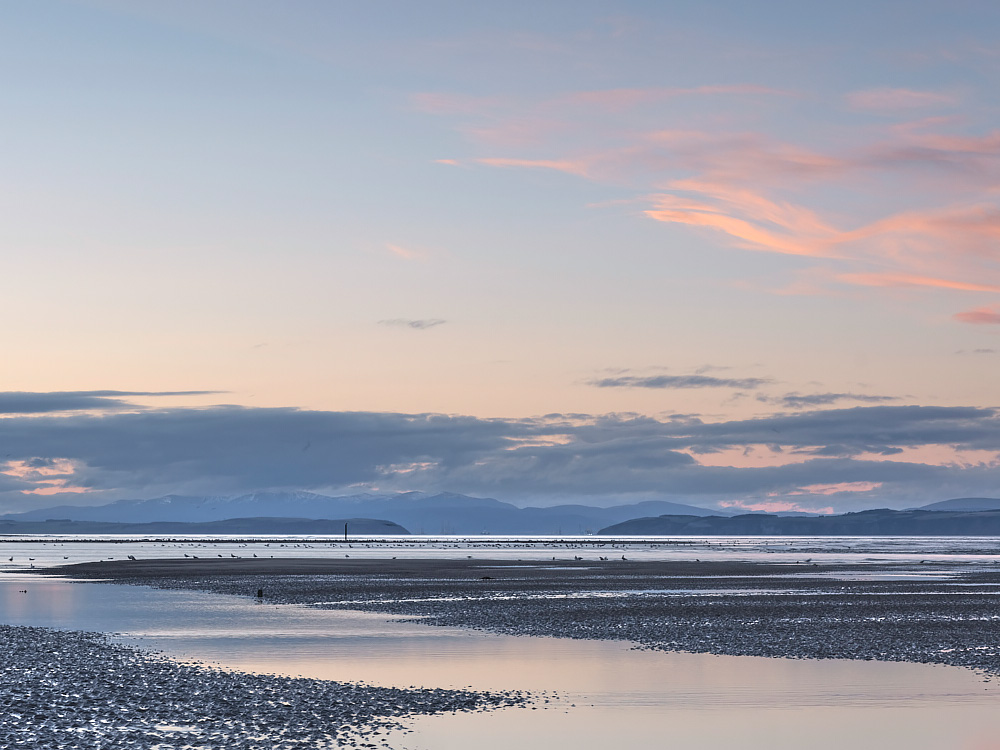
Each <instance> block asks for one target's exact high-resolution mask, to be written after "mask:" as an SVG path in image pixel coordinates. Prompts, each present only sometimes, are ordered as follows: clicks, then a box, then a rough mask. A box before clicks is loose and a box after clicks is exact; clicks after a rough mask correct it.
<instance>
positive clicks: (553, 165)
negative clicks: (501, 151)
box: [475, 158, 588, 177]
mask: <svg viewBox="0 0 1000 750" xmlns="http://www.w3.org/2000/svg"><path fill="white" fill-rule="evenodd" d="M475 161H476V163H477V164H485V165H486V166H489V167H524V168H528V169H554V170H555V171H557V172H565V173H567V174H573V175H577V176H578V177H587V176H588V174H587V163H586V162H585V161H582V160H576V161H573V160H570V159H504V158H485V159H476V160H475Z"/></svg>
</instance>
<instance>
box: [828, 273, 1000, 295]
mask: <svg viewBox="0 0 1000 750" xmlns="http://www.w3.org/2000/svg"><path fill="white" fill-rule="evenodd" d="M836 278H837V280H838V281H844V282H846V283H848V284H856V285H858V286H876V287H907V286H909V287H914V286H929V287H936V288H938V289H955V290H958V291H962V292H1000V286H991V285H988V284H971V283H966V282H963V281H954V280H952V279H937V278H932V277H929V276H913V275H909V274H901V273H842V274H838V275H837V276H836Z"/></svg>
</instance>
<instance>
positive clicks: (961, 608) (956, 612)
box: [33, 558, 1000, 675]
mask: <svg viewBox="0 0 1000 750" xmlns="http://www.w3.org/2000/svg"><path fill="white" fill-rule="evenodd" d="M942 571H943V572H945V573H947V574H948V575H949V576H951V577H950V578H936V579H935V578H933V577H932V576H923V577H921V576H920V571H919V567H918V566H917V565H915V564H908V565H891V564H872V563H863V564H862V563H859V564H854V565H850V564H837V565H820V564H814V563H810V562H802V563H798V564H791V563H787V564H782V563H779V564H766V563H746V562H739V563H731V562H730V563H726V562H699V561H694V562H633V561H623V560H608V561H592V560H579V561H577V560H572V561H568V560H553V561H551V562H550V561H531V562H527V563H526V562H521V561H511V560H483V559H475V560H472V559H467V560H455V559H399V560H395V559H394V560H384V559H374V560H373V559H333V558H284V559H263V558H257V559H246V558H243V559H229V558H217V559H200V560H183V559H182V560H177V559H174V560H137V561H104V562H98V563H82V564H78V565H68V566H61V567H56V568H49V569H45V570H36V571H33V572H34V573H35V574H42V575H63V576H67V577H70V578H74V579H81V580H95V579H100V580H107V581H112V582H116V583H125V584H140V585H148V586H153V587H157V588H180V589H191V590H198V591H208V592H216V593H225V594H235V595H239V596H245V597H253V596H254V595H255V594H256V592H257V591H258V589H261V590H263V593H264V596H263V599H264V600H265V601H267V602H269V603H273V604H282V603H283V604H303V605H309V606H316V607H321V608H327V609H354V610H363V611H372V612H384V613H386V614H394V615H404V616H411V617H414V618H420V621H421V622H424V623H427V624H432V625H447V626H456V627H464V628H471V629H475V630H482V631H487V632H494V633H501V634H506V635H529V636H531V635H534V636H555V637H563V638H589V639H598V640H624V641H630V642H632V643H634V644H635V645H636V646H637V647H640V648H651V649H660V650H666V651H686V652H692V653H713V654H726V655H734V656H767V657H785V658H813V659H825V658H839V659H863V660H881V661H907V662H916V663H927V664H946V665H951V666H960V667H967V668H970V669H973V670H976V671H979V672H982V673H988V674H993V675H1000V616H998V614H997V613H998V610H1000V606H998V605H1000V572H994V571H992V570H974V569H970V568H969V566H967V565H962V564H955V565H948V564H946V563H945V564H941V563H939V564H936V565H935V572H936V573H938V574H941V573H942ZM873 573H874V574H876V576H875V577H876V579H877V578H878V576H879V575H883V577H886V578H892V577H893V576H900V578H899V579H898V580H871V579H868V580H865V579H864V578H861V579H860V580H859V579H858V576H860V575H861V574H864V575H867V576H871V574H873ZM907 576H910V577H907ZM914 576H916V577H914Z"/></svg>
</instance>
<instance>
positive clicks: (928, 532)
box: [598, 509, 1000, 536]
mask: <svg viewBox="0 0 1000 750" xmlns="http://www.w3.org/2000/svg"><path fill="white" fill-rule="evenodd" d="M598 533H599V534H607V535H616V536H633V535H634V536H661V535H667V536H683V535H697V536H711V535H726V536H728V535H733V536H755V535H759V536H1000V510H990V511H979V512H971V513H947V512H941V511H929V510H886V509H881V510H865V511H861V512H859V513H845V514H843V515H839V516H812V517H782V516H774V515H770V514H766V513H749V514H746V515H742V516H732V517H730V518H720V517H718V516H709V517H703V518H696V517H694V516H673V515H669V516H658V517H655V518H635V519H632V520H631V521H625V522H624V523H618V524H614V525H612V526H608V527H606V528H603V529H601V530H600V531H599V532H598Z"/></svg>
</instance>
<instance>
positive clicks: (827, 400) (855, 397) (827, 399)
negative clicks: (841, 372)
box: [768, 393, 899, 409]
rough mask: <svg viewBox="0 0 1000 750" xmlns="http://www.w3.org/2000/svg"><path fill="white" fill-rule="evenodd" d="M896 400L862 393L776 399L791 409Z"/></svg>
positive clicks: (787, 396) (811, 394)
mask: <svg viewBox="0 0 1000 750" xmlns="http://www.w3.org/2000/svg"><path fill="white" fill-rule="evenodd" d="M768 400H770V399H768ZM898 400H899V397H898V396H872V395H867V394H863V393H804V394H803V393H788V394H785V395H784V396H781V397H780V398H779V399H778V401H779V403H781V404H782V405H783V406H786V407H788V408H792V409H804V408H812V407H816V406H826V405H828V404H835V403H837V402H838V401H858V402H861V403H869V404H882V403H887V402H889V401H898Z"/></svg>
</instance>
